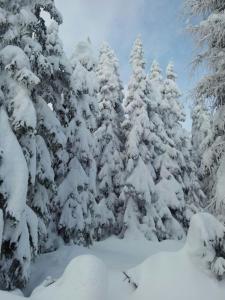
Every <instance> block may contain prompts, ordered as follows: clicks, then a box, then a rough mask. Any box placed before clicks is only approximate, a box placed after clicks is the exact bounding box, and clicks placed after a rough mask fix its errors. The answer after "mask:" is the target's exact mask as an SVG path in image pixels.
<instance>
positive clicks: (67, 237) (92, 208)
mask: <svg viewBox="0 0 225 300" xmlns="http://www.w3.org/2000/svg"><path fill="white" fill-rule="evenodd" d="M71 65H72V72H71V76H70V88H71V93H70V98H69V102H70V103H68V110H69V111H70V110H71V111H73V112H74V113H73V116H72V118H71V119H70V121H69V123H68V125H67V127H66V130H65V132H66V137H67V151H68V155H69V163H68V168H67V173H66V176H65V179H64V180H63V181H62V182H61V184H60V185H59V189H58V195H57V197H56V203H58V205H59V215H58V221H57V223H58V230H59V233H60V235H61V236H62V237H63V239H64V241H65V242H70V241H73V242H74V243H76V244H82V245H89V244H90V243H91V242H92V238H93V235H94V231H95V230H94V229H95V227H96V226H97V225H95V223H96V222H98V218H99V215H98V213H97V210H96V202H95V197H96V162H95V153H96V143H95V140H94V137H93V134H94V131H95V130H96V126H97V118H98V106H97V88H98V85H97V82H96V74H95V65H96V62H95V59H94V56H93V53H92V50H91V45H90V42H89V41H87V42H80V43H79V44H78V45H77V46H76V49H75V52H74V54H73V55H72V58H71ZM95 216H96V218H95Z"/></svg>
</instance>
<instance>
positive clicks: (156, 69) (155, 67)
mask: <svg viewBox="0 0 225 300" xmlns="http://www.w3.org/2000/svg"><path fill="white" fill-rule="evenodd" d="M150 79H151V80H159V81H162V79H163V77H162V70H161V68H160V65H159V63H158V62H157V60H155V59H154V60H153V62H152V65H151V70H150Z"/></svg>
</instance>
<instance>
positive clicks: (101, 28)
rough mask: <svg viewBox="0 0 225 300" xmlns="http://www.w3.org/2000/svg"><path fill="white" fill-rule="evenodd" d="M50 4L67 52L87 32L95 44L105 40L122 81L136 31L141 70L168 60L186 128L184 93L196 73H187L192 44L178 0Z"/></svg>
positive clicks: (94, 0) (88, 0)
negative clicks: (143, 59) (60, 19)
mask: <svg viewBox="0 0 225 300" xmlns="http://www.w3.org/2000/svg"><path fill="white" fill-rule="evenodd" d="M56 5H57V7H58V9H59V10H60V11H61V13H62V15H63V18H64V24H63V25H62V26H61V29H60V36H61V39H62V40H63V43H64V46H65V49H66V52H67V54H68V55H70V54H71V53H72V51H73V49H74V47H75V44H76V43H77V42H78V41H80V40H83V39H85V38H86V37H88V36H89V37H90V38H91V40H92V43H93V44H94V46H95V47H99V45H100V44H101V43H102V41H107V42H108V43H109V44H110V45H111V46H112V48H113V49H114V50H115V52H116V54H117V56H118V58H119V61H120V66H121V67H120V69H121V77H122V80H123V81H124V83H125V84H126V83H127V81H128V79H129V74H130V66H129V54H130V50H131V48H132V45H133V42H134V39H135V38H136V36H137V35H138V34H141V36H142V39H143V44H144V49H145V57H146V70H147V71H148V70H149V68H150V65H151V62H152V60H153V59H157V60H158V61H159V63H160V64H161V67H162V69H163V70H164V69H165V68H166V65H167V63H168V62H169V61H170V60H173V61H174V64H175V69H176V71H177V73H178V84H179V86H180V88H181V90H182V92H183V101H184V104H185V107H186V112H187V122H186V127H187V128H190V117H189V109H188V107H189V106H190V104H191V99H190V97H188V92H189V91H190V89H191V88H193V86H194V84H195V81H196V77H197V76H198V75H197V76H196V75H195V76H193V74H191V67H190V62H191V60H192V58H193V55H194V46H193V44H192V39H191V37H190V36H189V34H187V33H186V32H185V20H184V18H183V17H182V5H183V0H66V1H62V0H56Z"/></svg>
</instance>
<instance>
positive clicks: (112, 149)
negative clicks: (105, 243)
mask: <svg viewBox="0 0 225 300" xmlns="http://www.w3.org/2000/svg"><path fill="white" fill-rule="evenodd" d="M97 75H98V81H99V99H98V102H99V110H100V117H99V125H98V129H97V131H96V132H95V138H96V140H97V143H98V153H97V188H98V197H97V202H98V203H99V205H98V208H99V210H100V213H101V218H100V224H99V230H98V238H101V237H104V236H108V235H110V233H112V232H113V230H118V228H117V227H118V226H117V224H116V223H117V220H116V218H117V214H118V215H120V210H121V208H120V201H119V195H120V190H121V186H122V185H123V157H122V147H123V144H122V139H123V137H122V132H121V122H122V121H123V118H124V115H123V108H122V100H123V93H122V84H121V81H120V78H119V71H118V62H117V59H116V57H115V54H114V52H113V51H112V50H111V49H110V47H109V46H108V45H107V44H104V45H103V46H102V48H101V50H100V57H99V64H98V71H97ZM118 222H119V221H118Z"/></svg>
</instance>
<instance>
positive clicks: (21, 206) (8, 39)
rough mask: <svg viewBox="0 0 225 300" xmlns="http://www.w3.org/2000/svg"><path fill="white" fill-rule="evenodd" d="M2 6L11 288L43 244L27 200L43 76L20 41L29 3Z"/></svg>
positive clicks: (5, 238)
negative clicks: (35, 98) (36, 91)
mask: <svg viewBox="0 0 225 300" xmlns="http://www.w3.org/2000/svg"><path fill="white" fill-rule="evenodd" d="M18 5H19V3H18ZM0 7H1V11H0V15H1V22H2V24H1V27H2V28H3V30H1V33H0V41H1V42H0V72H1V76H0V86H1V89H0V95H1V96H0V98H1V101H0V102H1V104H0V106H1V111H0V129H1V130H0V131H1V136H0V140H1V141H0V145H1V146H0V147H1V166H0V174H1V175H0V177H1V180H0V199H1V201H0V208H1V218H2V220H1V224H2V226H3V227H2V228H1V231H2V235H1V237H2V240H1V243H0V244H1V260H0V268H1V276H0V285H1V287H2V288H4V289H11V288H14V287H15V286H18V287H23V286H24V285H25V284H26V282H27V280H28V277H29V264H30V262H31V258H32V257H33V256H34V255H36V254H37V250H38V243H37V218H36V216H35V214H34V213H33V212H32V210H31V209H30V208H29V207H28V206H27V204H26V203H27V190H28V181H29V175H30V181H32V182H33V181H34V178H35V158H33V157H35V155H36V146H35V136H34V134H35V129H36V113H35V108H34V105H33V103H32V100H31V91H32V89H33V87H34V86H35V85H37V84H38V83H39V79H38V78H37V76H35V74H34V73H33V72H32V71H31V65H30V62H29V59H28V57H27V56H26V54H25V53H24V51H23V48H22V46H21V41H20V34H21V32H22V30H23V29H24V27H26V26H28V25H29V24H27V23H26V22H28V20H23V18H22V15H23V14H24V13H26V12H27V14H28V15H29V16H30V19H29V20H30V22H33V21H34V19H35V17H34V16H33V15H32V13H31V12H30V11H29V8H30V7H27V8H26V9H24V10H22V11H21V10H20V9H19V7H17V5H14V4H13V3H11V2H7V3H6V2H5V1H3V2H1V3H0ZM12 16H13V18H12ZM20 20H23V21H22V22H21V21H20Z"/></svg>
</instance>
